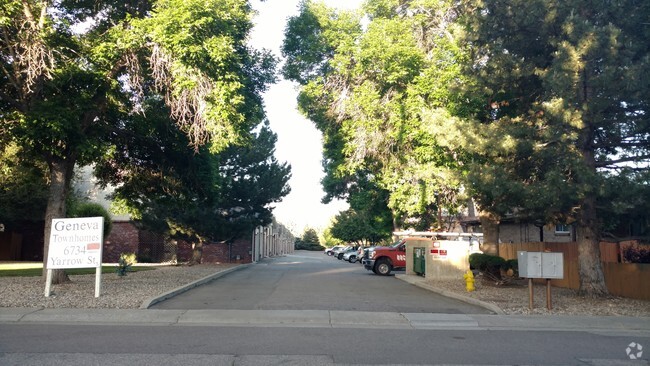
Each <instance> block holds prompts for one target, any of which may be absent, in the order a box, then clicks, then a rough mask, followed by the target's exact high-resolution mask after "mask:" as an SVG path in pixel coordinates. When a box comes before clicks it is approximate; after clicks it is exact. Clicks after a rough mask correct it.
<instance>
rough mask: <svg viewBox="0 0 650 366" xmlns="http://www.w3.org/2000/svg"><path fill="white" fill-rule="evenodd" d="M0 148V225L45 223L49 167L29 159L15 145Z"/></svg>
mask: <svg viewBox="0 0 650 366" xmlns="http://www.w3.org/2000/svg"><path fill="white" fill-rule="evenodd" d="M1 139H2V138H0V140H1ZM3 147H4V148H3ZM0 148H3V149H2V150H1V152H2V153H1V154H0V207H2V210H0V222H2V223H3V224H5V225H11V223H13V222H17V221H22V220H29V221H38V220H42V219H43V218H44V216H45V206H46V204H47V193H48V192H47V181H46V173H45V171H46V170H47V168H46V167H45V165H44V164H43V163H41V162H39V161H38V160H31V159H29V157H28V156H25V153H24V151H23V150H22V149H21V148H19V147H18V146H17V145H16V144H15V143H8V144H7V145H4V144H3V143H2V141H0Z"/></svg>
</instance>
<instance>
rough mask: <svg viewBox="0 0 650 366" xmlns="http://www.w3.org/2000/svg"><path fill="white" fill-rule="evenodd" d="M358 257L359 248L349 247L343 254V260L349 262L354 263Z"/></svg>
mask: <svg viewBox="0 0 650 366" xmlns="http://www.w3.org/2000/svg"><path fill="white" fill-rule="evenodd" d="M358 259H359V250H358V249H351V250H348V251H347V252H345V253H344V254H343V260H344V261H348V262H350V263H356V261H357V260H358Z"/></svg>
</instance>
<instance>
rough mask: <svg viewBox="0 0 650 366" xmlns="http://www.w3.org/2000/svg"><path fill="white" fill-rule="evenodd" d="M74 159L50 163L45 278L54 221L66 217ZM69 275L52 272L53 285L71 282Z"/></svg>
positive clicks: (46, 214)
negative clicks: (66, 203) (66, 204)
mask: <svg viewBox="0 0 650 366" xmlns="http://www.w3.org/2000/svg"><path fill="white" fill-rule="evenodd" d="M74 164H75V163H74V159H70V160H67V159H58V158H53V159H52V160H51V161H49V162H48V166H49V168H50V192H49V196H48V199H47V208H46V210H45V231H44V233H43V243H44V244H43V278H45V275H46V273H47V256H48V254H49V251H50V232H51V231H52V219H59V218H64V217H65V202H66V198H67V196H68V191H69V189H70V182H71V180H72V174H73V172H74ZM69 280H70V279H69V278H68V275H67V274H66V273H65V271H64V270H62V269H56V270H53V271H52V283H53V284H58V283H64V282H67V281H69Z"/></svg>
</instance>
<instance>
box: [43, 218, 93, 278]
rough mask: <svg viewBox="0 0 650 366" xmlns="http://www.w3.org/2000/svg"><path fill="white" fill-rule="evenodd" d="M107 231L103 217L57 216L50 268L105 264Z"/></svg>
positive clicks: (51, 238)
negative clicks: (104, 243)
mask: <svg viewBox="0 0 650 366" xmlns="http://www.w3.org/2000/svg"><path fill="white" fill-rule="evenodd" d="M103 233H104V218H103V217H81V218H75V219H53V220H52V230H51V232H50V249H49V251H48V255H47V269H62V268H94V267H97V266H99V265H101V263H102V236H103Z"/></svg>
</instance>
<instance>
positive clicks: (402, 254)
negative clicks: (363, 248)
mask: <svg viewBox="0 0 650 366" xmlns="http://www.w3.org/2000/svg"><path fill="white" fill-rule="evenodd" d="M363 267H364V268H365V269H367V270H369V271H373V272H374V273H375V274H378V275H382V276H388V275H389V274H390V273H391V272H392V271H393V270H395V269H404V268H405V267H406V240H400V241H398V242H396V243H395V244H393V245H391V246H389V247H375V248H373V249H372V250H369V251H368V252H367V253H366V252H364V255H363Z"/></svg>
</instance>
